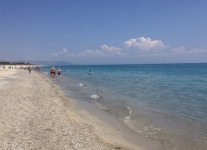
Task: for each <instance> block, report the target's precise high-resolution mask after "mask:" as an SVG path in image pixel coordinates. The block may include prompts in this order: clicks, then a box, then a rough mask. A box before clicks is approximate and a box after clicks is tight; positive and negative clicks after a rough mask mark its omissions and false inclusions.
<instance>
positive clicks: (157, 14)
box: [0, 0, 207, 64]
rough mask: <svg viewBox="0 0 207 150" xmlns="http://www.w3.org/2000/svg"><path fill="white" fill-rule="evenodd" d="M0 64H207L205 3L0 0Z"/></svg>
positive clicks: (180, 0) (177, 0)
mask: <svg viewBox="0 0 207 150" xmlns="http://www.w3.org/2000/svg"><path fill="white" fill-rule="evenodd" d="M0 60H30V61H34V60H35V61H66V62H70V63H74V64H131V63H132V64H146V63H192V62H196V63H197V62H207V1H206V0H0Z"/></svg>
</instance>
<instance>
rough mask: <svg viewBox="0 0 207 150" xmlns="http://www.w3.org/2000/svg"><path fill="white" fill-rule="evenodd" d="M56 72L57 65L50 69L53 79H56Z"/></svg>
mask: <svg viewBox="0 0 207 150" xmlns="http://www.w3.org/2000/svg"><path fill="white" fill-rule="evenodd" d="M55 74H56V71H55V67H54V66H53V67H52V68H51V69H50V76H51V79H54V78H55Z"/></svg>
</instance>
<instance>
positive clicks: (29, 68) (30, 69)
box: [27, 66, 32, 74]
mask: <svg viewBox="0 0 207 150" xmlns="http://www.w3.org/2000/svg"><path fill="white" fill-rule="evenodd" d="M27 69H28V71H29V74H30V73H31V71H32V68H31V67H30V66H29V67H28V68H27Z"/></svg>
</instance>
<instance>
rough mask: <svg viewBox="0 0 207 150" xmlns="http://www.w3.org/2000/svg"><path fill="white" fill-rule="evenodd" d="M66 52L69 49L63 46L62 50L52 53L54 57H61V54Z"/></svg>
mask: <svg viewBox="0 0 207 150" xmlns="http://www.w3.org/2000/svg"><path fill="white" fill-rule="evenodd" d="M65 54H68V49H67V48H62V50H60V51H58V52H54V53H52V54H51V55H52V56H53V57H60V56H64V55H65Z"/></svg>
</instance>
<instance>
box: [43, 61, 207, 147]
mask: <svg viewBox="0 0 207 150" xmlns="http://www.w3.org/2000/svg"><path fill="white" fill-rule="evenodd" d="M55 67H56V69H58V68H61V69H62V77H61V78H60V79H58V78H56V80H54V82H55V83H56V84H58V85H59V86H60V87H61V88H62V89H63V91H64V92H65V93H66V95H67V96H69V97H72V98H73V99H75V100H77V101H78V102H80V103H82V102H83V103H87V104H88V105H95V106H97V108H98V109H100V110H101V111H103V112H106V113H107V114H109V115H110V116H112V117H113V118H115V119H116V120H118V121H119V122H120V123H122V124H124V125H125V126H127V127H128V128H130V129H131V130H133V131H134V132H135V133H136V134H138V135H141V136H144V137H146V138H149V139H150V140H153V141H155V142H157V143H159V144H161V145H162V146H163V149H168V150H206V149H207V64H202V63H195V64H190V63H189V64H129V65H128V64H127V65H69V66H55ZM49 68H50V66H48V67H43V68H42V71H43V72H44V73H45V74H47V73H48V72H49ZM48 76H49V75H48Z"/></svg>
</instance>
